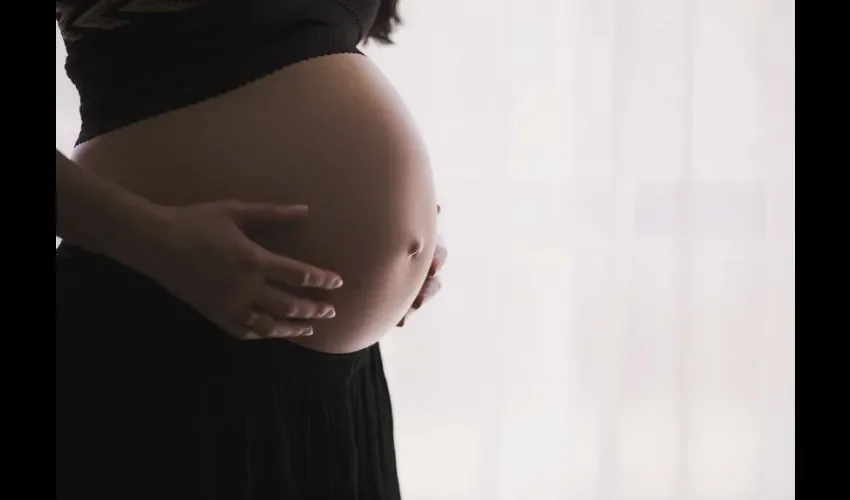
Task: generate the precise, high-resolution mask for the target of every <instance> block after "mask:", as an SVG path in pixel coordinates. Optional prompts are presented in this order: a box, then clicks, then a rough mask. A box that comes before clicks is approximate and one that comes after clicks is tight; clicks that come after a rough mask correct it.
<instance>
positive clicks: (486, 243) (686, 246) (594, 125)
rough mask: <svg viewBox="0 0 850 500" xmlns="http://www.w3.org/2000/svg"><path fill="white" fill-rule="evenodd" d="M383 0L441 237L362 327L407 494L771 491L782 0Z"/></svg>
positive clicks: (63, 137) (783, 121) (680, 499)
mask: <svg viewBox="0 0 850 500" xmlns="http://www.w3.org/2000/svg"><path fill="white" fill-rule="evenodd" d="M400 5H401V12H402V14H403V16H404V17H405V19H406V24H405V26H404V27H403V29H401V31H400V32H399V34H398V36H397V41H398V45H397V46H395V47H392V48H382V47H372V46H367V47H366V51H367V53H369V54H370V55H371V56H372V57H373V58H374V59H375V60H376V61H377V62H378V64H379V65H380V66H381V67H382V68H383V69H384V70H385V72H386V73H387V74H388V75H389V77H390V78H391V79H392V80H393V81H394V82H395V84H396V85H397V87H398V89H399V91H400V92H401V93H402V95H403V96H404V97H405V98H406V100H407V102H408V104H409V106H410V107H411V108H412V110H413V113H414V115H415V117H416V118H417V119H418V122H419V124H420V127H421V129H422V131H423V133H424V135H425V137H426V140H427V142H428V144H429V147H430V151H431V154H432V160H433V164H434V168H435V170H436V176H437V182H438V190H439V197H440V202H441V205H442V207H443V213H442V215H441V216H440V217H441V228H442V233H443V235H444V238H445V240H446V243H447V246H448V247H449V252H450V260H449V263H448V265H447V267H446V269H445V274H444V288H443V291H442V293H441V295H440V296H439V297H438V298H437V299H436V300H435V301H434V302H433V303H432V304H429V305H428V306H427V307H426V308H424V309H423V310H422V311H421V312H420V313H419V315H418V316H417V317H415V319H414V320H413V321H411V322H410V323H409V326H407V327H405V328H404V329H402V330H399V331H396V332H394V333H393V335H392V336H391V338H389V339H388V340H386V341H385V342H384V351H385V355H386V364H387V371H388V377H389V379H390V384H391V390H392V395H393V401H394V407H395V417H396V438H397V448H398V458H399V467H400V474H401V480H402V483H403V489H404V494H405V497H404V498H405V499H406V500H561V499H564V500H566V499H569V500H788V499H793V498H794V484H795V471H794V454H795V444H794V433H795V430H794V428H795V413H794V393H795V389H794V384H795V373H794V273H795V271H794V225H795V222H794V210H795V207H794V203H795V202H794V178H795V172H794V170H795V160H794V154H795V147H794V112H795V106H794V64H795V63H794V60H795V54H794V52H795V49H794V43H795V40H794V39H795V28H794V22H795V19H794V8H795V6H794V1H793V0H401V2H400ZM63 58H64V52H63V51H62V48H61V42H59V41H58V38H57V141H58V142H57V144H58V145H59V146H60V147H61V148H67V147H69V146H70V145H71V143H72V142H73V137H74V134H75V133H76V127H77V125H78V118H77V117H76V115H75V113H76V96H75V95H74V93H73V88H72V87H71V86H70V84H69V83H68V82H67V81H66V80H65V79H64V76H63V75H62V73H61V67H60V64H61V59H63Z"/></svg>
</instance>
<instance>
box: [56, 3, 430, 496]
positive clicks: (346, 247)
mask: <svg viewBox="0 0 850 500" xmlns="http://www.w3.org/2000/svg"><path fill="white" fill-rule="evenodd" d="M395 4H396V1H395V0H240V1H235V0H206V1H189V0H185V1H183V0H89V1H84V0H80V1H65V2H57V4H56V16H57V22H58V23H59V27H60V30H61V32H62V36H63V38H64V40H65V45H66V48H67V54H68V56H67V60H66V70H67V73H68V76H69V77H70V78H71V80H72V81H73V82H74V84H75V85H76V87H77V89H78V91H79V94H80V103H81V106H80V113H81V118H82V130H81V133H80V137H79V140H78V144H77V147H76V148H75V149H74V152H73V155H72V156H71V158H70V159H69V158H66V157H64V156H63V155H61V154H60V153H59V152H58V151H57V156H56V199H57V233H58V234H59V236H61V237H62V238H63V239H64V242H63V244H62V246H61V247H60V248H59V249H58V250H57V257H56V310H57V319H56V433H57V434H56V440H57V443H56V479H57V486H56V488H57V497H59V498H116V499H118V498H146V499H150V498H175V499H176V498H180V499H196V498H203V499H221V500H230V499H266V498H275V499H337V498H339V499H361V500H381V499H397V498H400V493H399V486H398V478H397V474H396V466H395V452H394V445H393V427H392V425H393V424H392V414H391V409H390V399H389V393H388V390H387V384H386V380H385V379H384V374H383V366H382V363H381V355H380V351H379V348H378V344H377V343H378V341H379V340H380V339H381V338H382V337H383V336H384V335H385V334H386V333H387V332H389V331H390V330H391V329H392V327H393V326H394V325H396V324H403V322H404V318H405V316H406V314H407V313H408V312H409V311H410V310H411V307H412V308H414V309H415V308H418V307H419V306H421V304H422V303H423V302H424V301H425V300H426V299H427V298H428V297H429V296H430V295H431V294H433V293H434V292H435V291H436V290H437V282H436V280H435V275H436V272H437V270H438V268H439V266H440V263H441V261H442V260H443V258H444V249H443V248H442V247H441V246H440V245H438V243H437V237H436V234H435V229H436V218H437V212H438V209H437V204H436V200H435V194H434V187H433V183H432V177H431V171H430V167H429V164H428V158H427V155H426V153H425V150H424V147H423V144H422V141H421V139H420V137H419V134H418V132H417V130H416V128H415V127H414V125H413V123H412V122H411V119H410V117H409V116H408V114H407V111H406V110H405V108H404V105H403V104H402V102H401V101H400V99H399V97H398V95H397V94H396V93H395V91H394V90H393V88H392V86H391V85H390V84H389V83H388V82H387V80H386V79H385V78H384V77H383V75H382V74H381V72H380V71H379V70H378V69H377V68H376V67H375V65H374V64H372V63H371V62H370V61H369V59H367V58H366V57H365V56H364V55H363V54H362V53H360V52H359V51H358V49H357V48H356V47H357V45H358V44H360V43H362V42H364V41H366V40H368V39H374V40H377V41H380V42H384V43H389V42H390V40H389V35H390V33H391V31H392V28H393V26H394V25H395V24H396V22H397V21H398V16H397V15H396V5H395ZM232 200H239V201H232ZM423 283H424V285H423Z"/></svg>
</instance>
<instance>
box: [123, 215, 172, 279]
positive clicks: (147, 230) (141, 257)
mask: <svg viewBox="0 0 850 500" xmlns="http://www.w3.org/2000/svg"><path fill="white" fill-rule="evenodd" d="M171 211H172V209H171V208H169V207H165V206H162V205H157V204H155V203H151V202H148V201H147V200H134V203H132V204H131V205H130V206H128V207H126V210H124V211H123V214H121V215H120V217H121V218H122V219H123V221H124V224H123V229H122V230H120V231H118V232H116V233H115V237H114V238H112V241H111V248H108V249H107V253H108V254H109V256H110V257H112V258H114V259H115V260H117V261H120V262H122V263H124V264H126V265H128V266H130V267H132V268H134V269H136V270H137V271H139V272H142V273H145V274H151V273H152V272H153V270H154V269H153V268H154V266H155V265H156V263H157V262H158V261H159V260H160V259H161V258H162V257H163V255H164V254H165V253H167V252H168V249H169V248H171V247H172V246H173V243H172V240H173V235H174V231H173V229H172V227H173V223H172V220H173V219H172V217H171Z"/></svg>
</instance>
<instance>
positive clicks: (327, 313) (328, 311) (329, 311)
mask: <svg viewBox="0 0 850 500" xmlns="http://www.w3.org/2000/svg"><path fill="white" fill-rule="evenodd" d="M319 317H320V318H333V317H336V311H335V310H334V308H333V307H326V308H325V309H324V310H323V311H322V312H321V314H319Z"/></svg>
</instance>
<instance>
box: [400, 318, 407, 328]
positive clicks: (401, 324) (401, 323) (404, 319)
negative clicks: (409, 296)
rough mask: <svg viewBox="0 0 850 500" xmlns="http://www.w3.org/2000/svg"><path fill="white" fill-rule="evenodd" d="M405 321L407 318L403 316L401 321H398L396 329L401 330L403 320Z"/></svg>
mask: <svg viewBox="0 0 850 500" xmlns="http://www.w3.org/2000/svg"><path fill="white" fill-rule="evenodd" d="M405 319H407V316H405V317H404V318H401V321H399V322H398V327H399V328H401V327H403V326H404V320H405Z"/></svg>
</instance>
